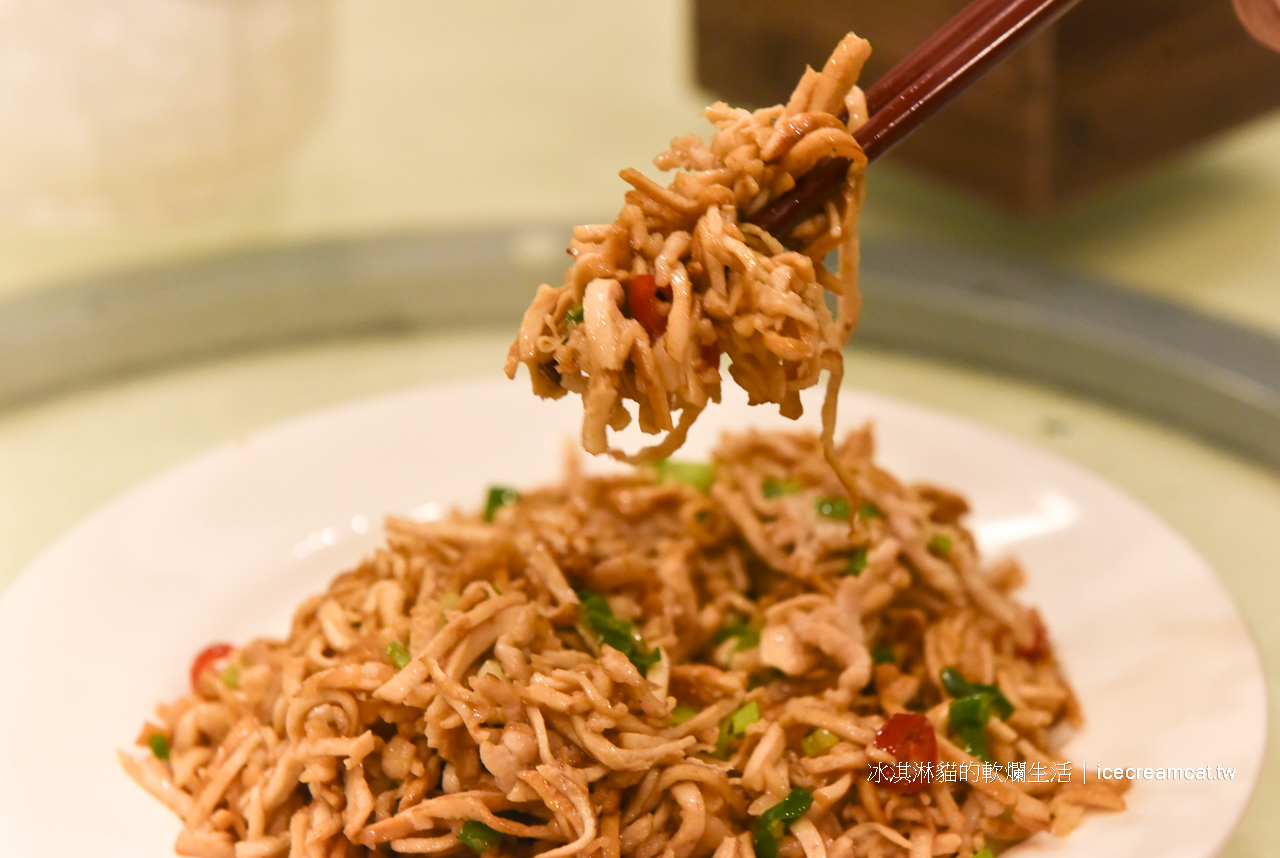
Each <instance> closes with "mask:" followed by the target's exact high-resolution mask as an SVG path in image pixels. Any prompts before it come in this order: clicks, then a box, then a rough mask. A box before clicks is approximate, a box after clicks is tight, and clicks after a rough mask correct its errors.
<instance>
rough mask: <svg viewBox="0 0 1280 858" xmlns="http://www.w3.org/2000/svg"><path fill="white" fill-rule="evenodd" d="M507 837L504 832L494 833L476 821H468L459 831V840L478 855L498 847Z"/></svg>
mask: <svg viewBox="0 0 1280 858" xmlns="http://www.w3.org/2000/svg"><path fill="white" fill-rule="evenodd" d="M506 836H507V835H505V834H503V833H502V832H500V831H494V830H493V829H492V828H490V827H489V826H487V825H485V824H484V823H483V822H477V821H476V820H474V819H468V820H467V821H466V822H464V823H462V828H461V829H459V830H458V839H459V840H461V841H462V843H463V845H464V846H466V847H467V848H468V849H470V850H471V851H472V852H474V853H476V854H477V855H479V854H481V853H482V852H487V851H488V850H490V849H492V848H493V847H495V846H497V845H498V844H499V843H501V842H502V841H503V840H504V839H505V838H506Z"/></svg>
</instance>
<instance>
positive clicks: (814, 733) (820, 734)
mask: <svg viewBox="0 0 1280 858" xmlns="http://www.w3.org/2000/svg"><path fill="white" fill-rule="evenodd" d="M841 741H842V740H841V739H840V737H839V736H837V735H836V734H835V733H832V732H831V731H830V730H828V729H827V728H825V727H818V728H816V729H814V730H810V731H809V735H807V736H805V737H804V738H803V739H801V740H800V750H802V751H804V755H805V756H806V757H821V756H822V755H823V754H825V753H826V752H827V751H830V750H831V749H832V748H834V747H835V746H836V745H838V744H840V742H841Z"/></svg>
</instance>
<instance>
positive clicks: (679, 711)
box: [671, 703, 698, 724]
mask: <svg viewBox="0 0 1280 858" xmlns="http://www.w3.org/2000/svg"><path fill="white" fill-rule="evenodd" d="M697 714H698V710H697V709H694V708H693V707H692V706H686V705H684V704H683V703H682V704H680V705H679V706H677V707H676V708H675V709H672V710H671V723H672V724H683V723H684V722H685V721H688V720H689V719H690V718H692V717H693V716H695V715H697Z"/></svg>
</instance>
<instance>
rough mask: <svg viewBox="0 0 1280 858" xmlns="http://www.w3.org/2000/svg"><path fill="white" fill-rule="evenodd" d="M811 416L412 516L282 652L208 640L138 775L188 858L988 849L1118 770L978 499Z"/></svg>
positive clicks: (136, 760) (320, 599)
mask: <svg viewBox="0 0 1280 858" xmlns="http://www.w3.org/2000/svg"><path fill="white" fill-rule="evenodd" d="M836 454H837V456H838V457H839V459H840V461H841V464H842V465H843V466H844V467H845V468H847V469H848V470H849V471H850V472H852V473H853V474H854V475H855V476H856V477H857V479H858V482H859V484H860V485H861V486H862V487H863V492H862V494H861V500H860V501H859V502H858V503H857V505H856V506H851V505H850V503H849V502H848V501H847V500H845V495H844V494H843V492H842V486H841V485H840V483H839V481H838V479H837V478H836V477H835V475H834V473H833V472H832V470H831V468H830V467H829V466H828V464H827V462H826V459H825V455H824V452H823V450H822V443H821V441H820V438H819V437H818V436H817V435H816V434H813V433H802V432H798V433H792V434H781V433H771V434H765V433H759V432H748V433H745V434H739V435H733V436H728V437H726V438H725V439H724V440H723V441H722V442H721V445H720V447H719V448H718V449H717V450H716V452H715V453H714V455H713V461H712V462H709V463H676V462H671V461H665V462H663V463H661V464H660V465H658V466H645V467H639V468H636V469H634V470H631V471H628V472H627V473H624V474H621V475H611V476H588V475H586V474H584V473H583V472H581V471H580V470H579V469H578V466H577V465H576V463H571V464H570V467H569V469H568V473H567V476H566V479H565V480H564V482H563V483H562V484H560V485H555V486H551V487H547V488H541V489H536V490H532V491H525V492H521V493H517V492H516V491H514V490H511V489H506V488H494V489H492V490H491V491H490V493H489V496H488V503H487V504H486V506H485V508H484V510H483V512H481V513H476V514H471V515H465V514H461V513H457V512H455V513H452V514H451V515H450V516H449V517H447V518H445V519H442V520H438V521H434V522H429V523H422V522H413V521H407V520H393V521H391V522H389V525H388V534H389V535H388V539H387V542H386V545H385V546H384V547H383V548H381V549H379V550H378V551H377V552H376V553H375V554H373V555H372V556H371V557H370V558H369V559H367V560H366V561H365V562H364V563H362V564H361V565H360V566H359V567H358V568H356V569H354V570H352V571H350V572H347V573H346V574H343V575H341V576H339V577H338V578H337V579H336V580H335V581H334V582H333V583H332V584H331V585H330V586H329V588H328V590H327V591H325V592H323V593H321V594H319V595H317V596H314V597H312V598H310V599H308V600H307V601H306V602H305V603H304V604H303V605H302V606H301V608H299V610H298V611H297V614H296V616H295V617H294V621H293V626H292V629H291V630H290V632H289V635H288V637H287V638H285V639H284V640H273V639H260V640H255V641H253V642H251V643H248V644H246V645H244V646H241V647H234V648H233V647H231V646H229V645H216V646H213V647H210V648H209V649H208V650H206V651H205V652H203V653H201V655H200V656H199V657H198V658H197V660H196V663H195V664H194V665H193V667H192V677H191V680H192V686H193V687H192V691H191V693H190V694H188V695H187V696H185V697H183V698H181V699H180V700H177V701H175V702H172V703H168V704H165V705H162V706H161V707H159V710H158V718H157V719H156V721H155V723H148V724H147V725H146V726H145V727H144V729H143V731H142V734H141V736H140V737H139V744H140V745H142V746H143V747H144V748H147V747H149V749H150V750H149V752H144V753H143V754H142V755H140V756H132V755H128V754H123V753H122V754H121V760H122V763H123V764H124V767H125V768H126V769H127V770H128V772H129V773H130V774H131V775H132V776H133V777H134V778H135V779H136V780H137V781H138V783H140V784H141V785H142V786H143V787H145V788H146V789H147V790H148V791H150V792H151V793H152V794H153V795H154V796H155V797H156V798H158V799H159V800H160V801H162V802H164V803H165V804H166V805H168V806H169V807H170V808H171V809H172V810H173V811H174V812H175V813H177V814H178V815H179V816H180V817H181V819H182V821H183V827H182V830H181V833H180V834H179V836H178V839H177V844H176V848H177V851H178V852H179V853H180V854H183V855H191V856H206V858H268V856H283V855H290V856H293V858H312V856H314V858H335V856H356V855H388V854H400V853H404V854H439V855H458V856H462V855H470V854H472V853H474V854H484V855H487V856H491V858H524V856H535V855H537V856H542V858H561V856H564V857H565V858H567V856H580V858H700V856H715V858H801V856H804V858H852V856H866V858H881V856H883V858H888V856H908V858H925V856H932V855H957V856H960V858H990V856H992V855H993V854H994V852H998V851H1000V850H1001V849H1002V848H1004V847H1005V846H1007V845H1009V844H1012V843H1015V842H1017V841H1020V840H1023V839H1025V838H1026V837H1028V836H1030V835H1032V834H1034V833H1036V832H1041V831H1050V832H1052V833H1054V834H1058V835H1063V834H1066V833H1067V832H1068V831H1070V830H1071V829H1072V828H1073V827H1074V826H1075V825H1076V824H1077V823H1078V822H1079V821H1080V819H1081V816H1082V814H1083V813H1084V812H1085V811H1086V810H1087V809H1089V808H1101V809H1108V810H1119V809H1121V808H1123V800H1122V798H1121V796H1120V794H1119V791H1120V790H1121V789H1123V784H1118V783H1117V782H1114V781H1104V782H1094V781H1090V782H1088V783H1085V782H1084V781H1083V777H1082V775H1083V772H1082V771H1081V770H1080V769H1079V768H1078V767H1072V765H1071V764H1070V762H1069V761H1066V760H1063V759H1060V758H1059V757H1058V756H1056V755H1055V753H1054V750H1053V748H1054V743H1053V741H1052V740H1053V739H1054V738H1061V735H1060V734H1061V733H1062V729H1063V728H1068V729H1069V728H1070V726H1072V725H1073V724H1075V723H1076V722H1077V721H1078V718H1079V713H1078V711H1077V707H1076V703H1075V700H1074V698H1073V696H1072V692H1071V689H1070V688H1069V687H1068V685H1067V683H1066V682H1065V681H1064V679H1063V676H1062V673H1061V671H1060V669H1059V666H1058V664H1057V662H1056V661H1055V659H1054V655H1053V648H1052V646H1051V643H1050V641H1049V639H1048V636H1047V634H1046V631H1045V629H1044V626H1043V625H1042V624H1041V622H1040V620H1039V618H1038V616H1037V614H1036V612H1035V611H1033V610H1029V609H1028V608H1026V607H1023V606H1022V605H1020V604H1019V603H1018V602H1017V601H1015V600H1014V599H1013V598H1012V597H1011V595H1010V592H1011V591H1012V590H1013V589H1014V588H1015V587H1016V586H1017V585H1018V583H1019V581H1020V580H1021V577H1022V573H1021V571H1020V568H1019V566H1018V564H1017V563H1016V562H1015V561H1013V560H1010V559H1003V560H999V561H996V562H991V563H988V562H985V561H983V560H982V559H981V558H979V557H978V555H977V553H976V551H975V546H974V540H973V538H972V536H971V535H970V533H969V532H968V531H967V530H966V529H965V527H964V524H963V516H964V514H965V512H966V505H965V502H964V500H963V499H961V498H960V497H959V496H957V495H956V494H954V493H952V492H950V491H947V490H945V489H941V488H938V487H934V486H930V485H903V484H901V483H900V482H898V481H897V480H895V479H894V478H893V477H892V476H890V475H889V474H888V473H886V472H884V471H883V470H880V469H879V468H877V467H876V466H875V465H874V464H873V463H872V437H871V433H870V430H869V429H863V430H861V431H857V432H854V433H852V434H851V435H849V436H848V437H847V438H846V439H844V441H843V442H842V443H841V444H839V445H838V447H837V449H836Z"/></svg>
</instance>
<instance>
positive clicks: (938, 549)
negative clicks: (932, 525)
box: [927, 533, 951, 557]
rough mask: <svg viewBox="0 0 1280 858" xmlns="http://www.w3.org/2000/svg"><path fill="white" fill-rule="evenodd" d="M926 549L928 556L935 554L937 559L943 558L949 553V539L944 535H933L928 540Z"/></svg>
mask: <svg viewBox="0 0 1280 858" xmlns="http://www.w3.org/2000/svg"><path fill="white" fill-rule="evenodd" d="M927 547H928V549H929V553H930V554H936V555H938V556H939V557H945V556H946V555H948V554H950V553H951V537H950V536H947V535H946V534H945V533H935V534H934V535H933V536H931V537H930V538H929V544H928V546H927Z"/></svg>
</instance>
